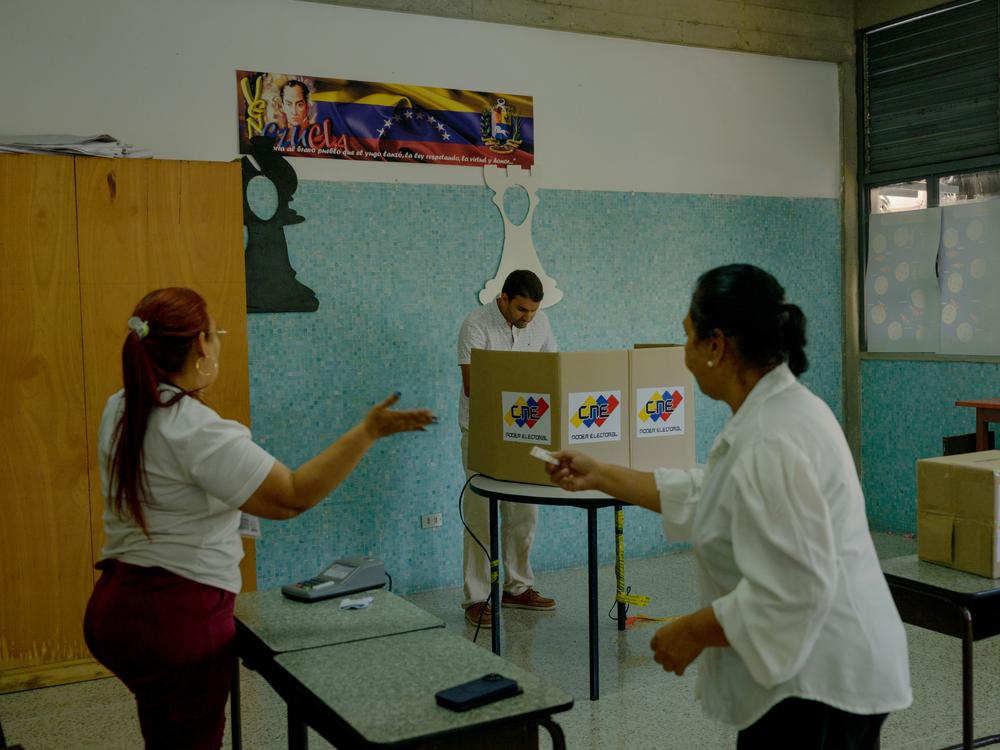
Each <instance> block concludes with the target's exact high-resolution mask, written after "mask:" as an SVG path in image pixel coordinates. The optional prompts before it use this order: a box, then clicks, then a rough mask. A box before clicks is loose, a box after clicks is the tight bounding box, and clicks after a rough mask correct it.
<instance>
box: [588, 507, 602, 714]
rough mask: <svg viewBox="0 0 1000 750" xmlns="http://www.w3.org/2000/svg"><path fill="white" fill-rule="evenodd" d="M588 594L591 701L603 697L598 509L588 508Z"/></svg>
mask: <svg viewBox="0 0 1000 750" xmlns="http://www.w3.org/2000/svg"><path fill="white" fill-rule="evenodd" d="M587 594H588V597H589V600H590V700H592V701H596V700H597V699H598V698H600V697H601V688H600V684H599V681H600V678H599V676H598V672H599V670H600V663H599V657H598V654H597V508H587Z"/></svg>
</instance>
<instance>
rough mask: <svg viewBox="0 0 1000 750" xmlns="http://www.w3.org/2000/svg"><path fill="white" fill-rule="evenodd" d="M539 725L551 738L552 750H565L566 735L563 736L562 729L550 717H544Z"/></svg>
mask: <svg viewBox="0 0 1000 750" xmlns="http://www.w3.org/2000/svg"><path fill="white" fill-rule="evenodd" d="M539 723H540V724H541V725H542V726H543V727H545V729H546V730H547V731H548V733H549V736H550V737H551V738H552V750H566V735H564V734H563V730H562V727H561V726H559V725H558V724H556V723H555V722H554V721H553V720H552V717H551V716H546V717H545V718H544V719H542V720H541V722H539Z"/></svg>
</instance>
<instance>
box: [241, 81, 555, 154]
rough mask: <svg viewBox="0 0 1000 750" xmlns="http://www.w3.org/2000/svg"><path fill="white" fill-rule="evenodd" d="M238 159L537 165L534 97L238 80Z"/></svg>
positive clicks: (355, 83)
mask: <svg viewBox="0 0 1000 750" xmlns="http://www.w3.org/2000/svg"><path fill="white" fill-rule="evenodd" d="M236 85H237V90H238V93H237V96H238V98H239V142H240V153H244V154H245V153H249V152H250V150H251V148H250V139H251V137H253V136H256V135H265V136H270V137H272V138H274V140H275V147H274V148H275V151H278V152H279V153H281V154H283V155H285V156H305V157H316V158H326V159H361V160H365V161H393V162H399V161H403V162H414V163H424V164H451V165H454V166H462V167H482V166H485V165H487V164H495V165H498V166H505V165H508V164H517V165H519V166H522V167H530V166H531V165H532V164H533V163H534V161H535V139H534V116H533V115H534V109H533V104H532V98H531V97H530V96H518V95H515V94H497V93H488V92H484V91H463V90H460V89H441V88H430V87H427V86H405V85H402V84H395V83H369V82H367V81H348V80H344V79H339V78H316V77H312V76H295V75H288V74H280V73H261V72H253V71H245V70H239V71H237V72H236Z"/></svg>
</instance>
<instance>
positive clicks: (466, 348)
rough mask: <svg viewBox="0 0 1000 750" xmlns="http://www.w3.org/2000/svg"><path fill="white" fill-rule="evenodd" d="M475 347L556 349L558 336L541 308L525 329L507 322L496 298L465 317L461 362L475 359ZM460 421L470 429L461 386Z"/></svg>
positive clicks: (499, 349)
mask: <svg viewBox="0 0 1000 750" xmlns="http://www.w3.org/2000/svg"><path fill="white" fill-rule="evenodd" d="M473 349H489V350H491V351H505V352H556V351H559V348H558V347H557V346H556V338H555V336H553V335H552V326H550V325H549V318H548V316H547V315H546V314H545V313H544V312H542V311H541V310H539V311H538V312H536V313H535V317H534V318H532V319H531V322H530V323H528V325H527V326H525V327H524V328H518V327H517V326H511V325H507V319H506V318H504V316H503V313H501V312H500V307H499V306H498V305H497V302H496V300H493V301H492V302H490V303H489V304H488V305H483V306H482V307H477V308H476V309H475V310H473V311H472V312H471V313H469V314H468V316H466V318H465V321H464V322H463V323H462V329H461V330H460V331H459V333H458V364H460V365H467V364H469V363H470V362H472V350H473ZM458 390H459V394H458V424H459V425H460V426H461V427H462V429H463V430H467V429H469V397H468V396H466V395H465V389H464V388H459V389H458Z"/></svg>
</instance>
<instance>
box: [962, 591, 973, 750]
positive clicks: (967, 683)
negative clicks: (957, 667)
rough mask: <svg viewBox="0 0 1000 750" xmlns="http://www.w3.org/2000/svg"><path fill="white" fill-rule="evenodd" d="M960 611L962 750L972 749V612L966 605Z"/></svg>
mask: <svg viewBox="0 0 1000 750" xmlns="http://www.w3.org/2000/svg"><path fill="white" fill-rule="evenodd" d="M959 611H960V612H961V613H962V745H963V746H964V750H972V743H973V736H974V732H975V730H974V729H973V721H972V718H973V703H972V614H971V613H970V612H969V610H968V609H967V608H966V607H959Z"/></svg>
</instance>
